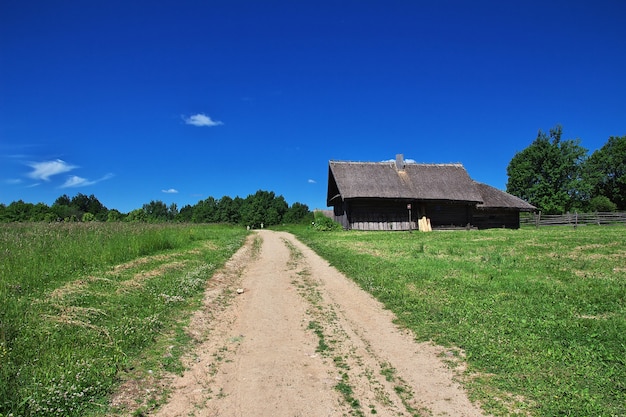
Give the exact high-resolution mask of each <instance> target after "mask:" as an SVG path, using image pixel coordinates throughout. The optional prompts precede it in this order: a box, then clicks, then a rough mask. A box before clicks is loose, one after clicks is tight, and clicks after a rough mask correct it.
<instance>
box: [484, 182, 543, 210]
mask: <svg viewBox="0 0 626 417" xmlns="http://www.w3.org/2000/svg"><path fill="white" fill-rule="evenodd" d="M475 184H476V187H478V190H479V192H480V195H481V196H482V200H483V202H482V203H481V204H478V205H477V207H478V208H507V209H517V210H520V211H534V210H536V209H537V208H536V207H535V206H533V205H532V204H529V203H527V202H526V201H524V200H522V199H521V198H519V197H516V196H514V195H512V194H509V193H505V192H504V191H500V190H498V189H497V188H495V187H492V186H490V185H487V184H483V183H480V182H475Z"/></svg>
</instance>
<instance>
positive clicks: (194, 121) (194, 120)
mask: <svg viewBox="0 0 626 417" xmlns="http://www.w3.org/2000/svg"><path fill="white" fill-rule="evenodd" d="M183 120H184V121H185V123H186V124H188V125H192V126H198V127H207V126H208V127H212V126H220V125H223V124H224V123H222V122H220V121H219V120H213V119H211V118H210V117H209V116H207V115H206V114H204V113H198V114H194V115H192V116H189V117H183Z"/></svg>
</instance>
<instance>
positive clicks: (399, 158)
mask: <svg viewBox="0 0 626 417" xmlns="http://www.w3.org/2000/svg"><path fill="white" fill-rule="evenodd" d="M403 169H404V155H403V154H401V153H399V154H397V155H396V170H397V171H402V170H403Z"/></svg>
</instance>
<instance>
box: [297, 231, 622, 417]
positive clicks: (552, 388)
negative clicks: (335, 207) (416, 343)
mask: <svg viewBox="0 0 626 417" xmlns="http://www.w3.org/2000/svg"><path fill="white" fill-rule="evenodd" d="M292 231H293V232H294V233H295V234H297V235H298V236H299V238H300V239H301V240H302V241H303V242H305V243H306V244H308V245H310V246H311V247H312V248H313V249H314V250H315V251H316V252H317V253H319V254H320V255H321V256H323V257H324V258H326V259H328V260H329V261H330V262H331V264H332V265H334V266H335V267H336V268H338V269H339V270H341V271H342V272H344V273H345V274H346V275H348V276H349V277H351V278H352V279H354V280H355V281H356V282H357V283H358V284H359V285H360V286H361V287H362V288H364V289H365V290H367V291H369V292H371V293H372V294H373V295H374V296H375V297H377V298H378V299H379V300H381V301H382V302H383V303H384V304H385V305H386V306H387V307H388V308H389V309H390V310H392V311H393V312H394V313H395V314H396V315H397V317H398V322H399V323H400V324H401V325H403V326H406V327H408V328H410V329H412V330H413V331H414V332H415V334H416V335H417V338H418V339H419V340H432V341H434V342H435V343H437V344H441V345H445V346H452V347H457V348H459V349H460V350H459V356H460V357H461V356H463V360H465V361H467V363H468V370H467V372H466V373H465V374H464V377H463V383H464V384H465V386H466V387H468V390H469V392H470V395H471V397H472V398H473V399H476V400H478V401H480V402H481V403H482V404H483V406H484V408H485V409H486V410H487V411H489V412H491V413H494V414H496V415H512V414H517V413H519V414H520V415H532V416H558V415H572V416H624V415H626V243H625V242H626V228H625V227H623V226H615V227H593V226H588V227H583V228H579V229H573V228H564V227H557V228H542V229H534V228H533V229H530V228H528V229H521V230H486V231H471V232H465V231H457V232H434V233H419V232H414V233H412V234H409V233H406V232H323V233H321V232H316V231H313V230H311V229H305V228H298V229H296V228H294V229H293V230H292ZM451 362H454V361H451Z"/></svg>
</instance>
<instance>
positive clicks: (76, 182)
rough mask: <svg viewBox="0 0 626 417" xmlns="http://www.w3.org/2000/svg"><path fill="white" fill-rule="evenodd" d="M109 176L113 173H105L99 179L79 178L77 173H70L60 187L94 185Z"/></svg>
mask: <svg viewBox="0 0 626 417" xmlns="http://www.w3.org/2000/svg"><path fill="white" fill-rule="evenodd" d="M109 178H113V174H106V175H105V176H104V177H102V178H100V179H99V180H95V181H89V180H88V179H87V178H81V177H79V176H77V175H71V176H70V177H68V179H67V180H66V181H65V183H64V184H63V185H62V186H61V188H77V187H86V186H88V185H94V184H97V183H99V182H100V181H105V180H108V179H109Z"/></svg>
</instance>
